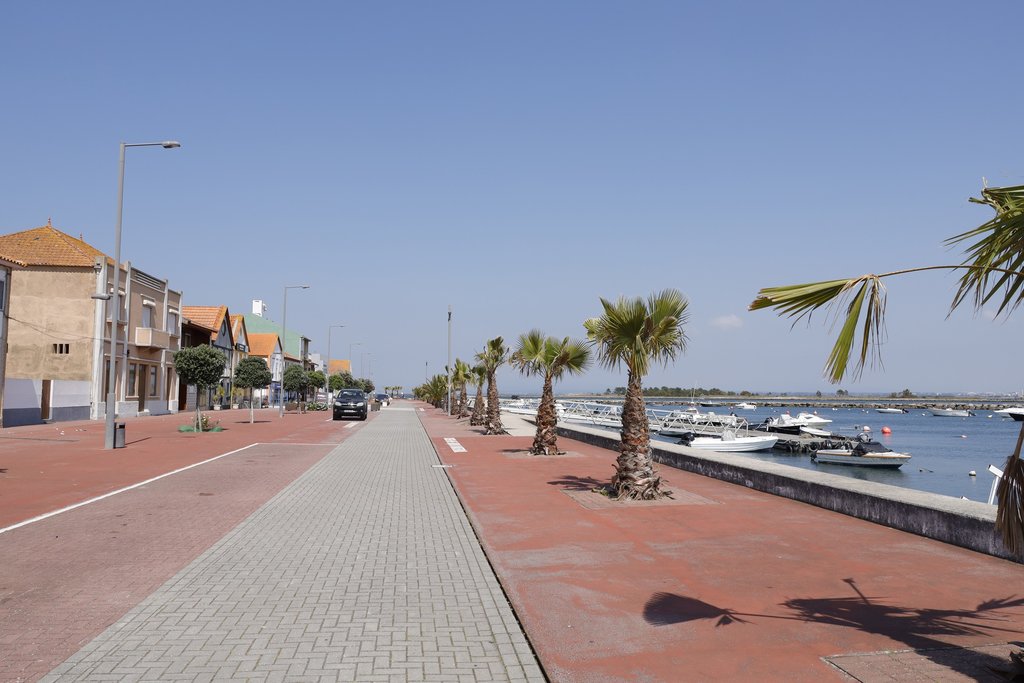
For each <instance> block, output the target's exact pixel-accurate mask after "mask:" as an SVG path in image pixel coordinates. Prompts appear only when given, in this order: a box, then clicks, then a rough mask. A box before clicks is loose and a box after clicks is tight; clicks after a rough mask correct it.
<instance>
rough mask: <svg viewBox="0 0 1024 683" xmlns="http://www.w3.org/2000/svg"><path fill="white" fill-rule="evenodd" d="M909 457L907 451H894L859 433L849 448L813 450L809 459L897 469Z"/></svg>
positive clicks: (831, 463) (835, 463) (818, 461)
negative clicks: (855, 441)
mask: <svg viewBox="0 0 1024 683" xmlns="http://www.w3.org/2000/svg"><path fill="white" fill-rule="evenodd" d="M910 457H911V456H910V455H909V454H907V453H896V452H894V451H892V450H891V449H888V448H886V447H885V446H883V445H882V444H880V443H878V442H877V441H872V440H871V437H870V436H869V435H868V434H861V435H860V436H858V437H857V443H856V444H855V445H854V446H852V447H851V448H829V449H822V450H819V451H815V452H814V455H813V456H811V459H812V460H814V462H817V463H827V464H829V465H853V466H855V467H878V468H888V469H897V468H899V467H901V466H902V465H903V463H905V462H907V461H908V460H910Z"/></svg>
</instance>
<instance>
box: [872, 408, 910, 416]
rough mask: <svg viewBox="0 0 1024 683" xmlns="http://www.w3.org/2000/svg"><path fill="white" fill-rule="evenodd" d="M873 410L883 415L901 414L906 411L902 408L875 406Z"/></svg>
mask: <svg viewBox="0 0 1024 683" xmlns="http://www.w3.org/2000/svg"><path fill="white" fill-rule="evenodd" d="M875 412H876V413H882V414H883V415H902V414H903V413H905V412H907V411H906V410H904V409H903V408H875Z"/></svg>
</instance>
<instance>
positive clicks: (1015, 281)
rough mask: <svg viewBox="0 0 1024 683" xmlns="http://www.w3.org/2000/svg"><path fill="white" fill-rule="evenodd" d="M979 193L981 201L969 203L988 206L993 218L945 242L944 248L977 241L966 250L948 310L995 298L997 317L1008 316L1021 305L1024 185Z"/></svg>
mask: <svg viewBox="0 0 1024 683" xmlns="http://www.w3.org/2000/svg"><path fill="white" fill-rule="evenodd" d="M981 194H982V197H981V199H976V198H974V197H972V198H971V199H970V201H972V202H974V203H977V204H987V205H988V206H991V207H992V208H993V209H994V210H995V212H996V215H995V216H994V217H993V218H992V219H991V220H989V221H987V222H985V223H983V224H982V225H980V226H978V227H977V228H974V229H973V230H968V231H967V232H963V233H961V234H959V235H955V236H954V237H951V238H949V239H948V240H946V245H947V246H953V245H957V244H961V243H964V242H971V241H972V240H976V241H974V242H973V243H971V244H970V245H969V246H968V247H967V249H966V258H965V259H964V261H963V262H962V266H965V267H966V270H965V272H964V274H963V275H962V276H961V277H960V281H959V282H960V285H959V288H958V289H957V292H956V295H955V296H954V297H953V303H952V304H951V305H950V311H952V310H953V309H955V308H957V307H958V306H959V305H960V304H962V303H963V302H964V301H966V300H967V299H971V300H972V301H973V303H974V307H975V308H976V309H980V308H982V307H983V306H985V305H986V304H987V303H988V302H989V301H992V300H993V299H996V300H998V301H999V308H998V311H997V315H1001V314H1004V313H1007V314H1008V313H1010V312H1011V311H1013V310H1014V309H1016V308H1017V307H1018V306H1020V305H1021V303H1024V275H1022V274H1021V269H1022V267H1024V186H1022V185H1018V186H1015V187H989V188H985V189H984V190H982V192H981ZM1000 294H1001V296H1000Z"/></svg>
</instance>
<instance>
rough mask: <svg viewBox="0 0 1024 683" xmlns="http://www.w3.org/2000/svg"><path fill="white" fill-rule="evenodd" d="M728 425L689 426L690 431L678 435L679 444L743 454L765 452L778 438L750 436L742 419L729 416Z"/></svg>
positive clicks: (758, 435)
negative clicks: (679, 437)
mask: <svg viewBox="0 0 1024 683" xmlns="http://www.w3.org/2000/svg"><path fill="white" fill-rule="evenodd" d="M729 417H730V418H731V421H730V423H729V424H728V425H721V424H713V423H711V422H704V423H703V424H698V425H690V429H689V430H688V431H687V432H685V433H683V434H680V436H681V437H682V438H681V439H680V440H679V443H680V444H682V445H683V446H689V447H690V448H700V449H702V450H706V451H718V452H721V453H744V452H749V451H767V450H771V449H772V448H774V447H775V444H776V443H777V442H778V440H779V437H777V436H775V435H772V434H751V432H750V428H749V424H748V423H747V421H746V420H744V419H743V418H742V417H736V416H735V415H730V416H729Z"/></svg>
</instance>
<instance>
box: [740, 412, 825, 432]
mask: <svg viewBox="0 0 1024 683" xmlns="http://www.w3.org/2000/svg"><path fill="white" fill-rule="evenodd" d="M830 422H832V420H829V419H826V418H824V417H818V416H817V415H815V414H813V413H799V414H798V415H797V416H796V417H793V416H792V415H790V414H789V413H783V414H781V415H779V416H778V417H769V418H767V419H766V420H765V421H764V422H762V423H761V424H759V425H757V426H756V427H754V429H757V430H758V431H762V432H780V433H782V434H799V433H800V430H801V428H803V427H810V428H812V429H817V430H820V429H821V428H822V427H823V426H824V425H827V424H829V423H830Z"/></svg>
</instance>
